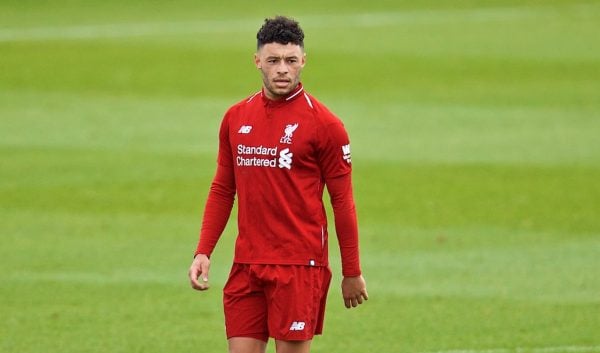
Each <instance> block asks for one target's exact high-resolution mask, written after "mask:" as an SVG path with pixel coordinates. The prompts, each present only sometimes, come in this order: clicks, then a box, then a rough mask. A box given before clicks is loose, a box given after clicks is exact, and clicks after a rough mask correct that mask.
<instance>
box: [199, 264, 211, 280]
mask: <svg viewBox="0 0 600 353" xmlns="http://www.w3.org/2000/svg"><path fill="white" fill-rule="evenodd" d="M209 268H210V265H209V264H208V263H206V262H203V263H201V264H200V273H201V277H202V280H203V281H204V282H208V269H209Z"/></svg>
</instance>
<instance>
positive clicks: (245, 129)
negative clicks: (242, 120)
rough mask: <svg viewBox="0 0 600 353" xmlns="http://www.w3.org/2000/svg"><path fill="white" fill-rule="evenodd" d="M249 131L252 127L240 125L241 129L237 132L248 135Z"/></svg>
mask: <svg viewBox="0 0 600 353" xmlns="http://www.w3.org/2000/svg"><path fill="white" fill-rule="evenodd" d="M251 130H252V126H250V125H242V127H241V128H240V130H239V131H238V134H249V133H250V131H251Z"/></svg>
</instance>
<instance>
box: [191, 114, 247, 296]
mask: <svg viewBox="0 0 600 353" xmlns="http://www.w3.org/2000/svg"><path fill="white" fill-rule="evenodd" d="M231 155H232V154H231V146H230V144H229V127H228V119H227V115H226V116H225V118H224V119H223V121H222V123H221V128H220V130H219V154H218V162H217V171H216V173H215V177H214V179H213V182H212V184H211V186H210V191H209V193H208V198H207V200H206V207H205V208H204V216H203V218H202V228H201V230H200V240H199V241H198V247H197V248H196V252H195V253H194V261H193V262H192V265H191V266H190V269H189V272H188V276H189V278H190V283H191V285H192V288H194V289H197V290H206V289H208V272H209V269H210V255H211V253H212V252H213V250H214V248H215V246H216V245H217V242H218V241H219V238H220V237H221V234H222V233H223V230H224V229H225V226H226V225H227V221H228V220H229V215H230V214H231V208H232V207H233V201H234V198H235V190H236V188H235V175H234V172H233V163H232V157H231ZM199 277H202V282H200V281H198V278H199Z"/></svg>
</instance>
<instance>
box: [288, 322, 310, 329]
mask: <svg viewBox="0 0 600 353" xmlns="http://www.w3.org/2000/svg"><path fill="white" fill-rule="evenodd" d="M305 325H306V324H305V323H304V321H294V322H292V326H290V331H304V326H305Z"/></svg>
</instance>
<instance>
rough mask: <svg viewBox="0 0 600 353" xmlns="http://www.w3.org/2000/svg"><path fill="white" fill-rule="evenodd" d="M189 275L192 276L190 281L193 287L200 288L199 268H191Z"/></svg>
mask: <svg viewBox="0 0 600 353" xmlns="http://www.w3.org/2000/svg"><path fill="white" fill-rule="evenodd" d="M188 276H189V277H190V283H191V284H192V288H194V289H200V282H198V268H196V267H192V268H190V271H189V273H188Z"/></svg>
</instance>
